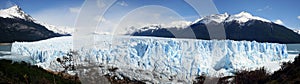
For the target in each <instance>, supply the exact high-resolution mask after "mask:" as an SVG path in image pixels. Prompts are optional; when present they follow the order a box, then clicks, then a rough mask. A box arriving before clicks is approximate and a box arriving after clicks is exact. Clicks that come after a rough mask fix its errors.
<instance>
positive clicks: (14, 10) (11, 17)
mask: <svg viewBox="0 0 300 84" xmlns="http://www.w3.org/2000/svg"><path fill="white" fill-rule="evenodd" d="M0 23H1V24H0V42H8V43H10V42H15V41H38V40H43V39H48V38H52V37H59V36H64V35H68V34H66V33H61V32H57V31H54V32H53V30H55V29H54V28H52V29H51V27H49V26H47V24H40V23H39V22H38V21H37V20H35V19H34V18H32V17H31V16H30V15H28V14H26V13H25V12H24V11H23V10H22V9H21V8H20V7H19V6H12V7H10V8H7V9H2V10H0ZM57 29H58V28H57Z"/></svg>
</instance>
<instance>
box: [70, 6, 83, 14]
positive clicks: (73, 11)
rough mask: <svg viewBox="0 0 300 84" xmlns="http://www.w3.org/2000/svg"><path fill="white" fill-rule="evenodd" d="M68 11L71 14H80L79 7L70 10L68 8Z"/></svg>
mask: <svg viewBox="0 0 300 84" xmlns="http://www.w3.org/2000/svg"><path fill="white" fill-rule="evenodd" d="M69 11H70V12H71V13H79V12H80V8H79V7H71V8H69Z"/></svg>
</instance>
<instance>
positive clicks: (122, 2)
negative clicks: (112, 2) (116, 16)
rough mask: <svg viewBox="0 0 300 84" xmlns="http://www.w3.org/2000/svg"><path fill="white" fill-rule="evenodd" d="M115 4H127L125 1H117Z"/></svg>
mask: <svg viewBox="0 0 300 84" xmlns="http://www.w3.org/2000/svg"><path fill="white" fill-rule="evenodd" d="M117 4H118V5H120V6H128V4H127V3H126V2H125V1H119V2H117Z"/></svg>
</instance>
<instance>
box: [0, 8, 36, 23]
mask: <svg viewBox="0 0 300 84" xmlns="http://www.w3.org/2000/svg"><path fill="white" fill-rule="evenodd" d="M0 17H3V18H20V19H24V20H26V21H35V20H34V19H33V18H32V17H31V16H30V15H28V14H26V13H25V12H24V11H23V10H22V9H21V7H20V6H18V5H14V6H12V7H9V8H7V9H1V10H0Z"/></svg>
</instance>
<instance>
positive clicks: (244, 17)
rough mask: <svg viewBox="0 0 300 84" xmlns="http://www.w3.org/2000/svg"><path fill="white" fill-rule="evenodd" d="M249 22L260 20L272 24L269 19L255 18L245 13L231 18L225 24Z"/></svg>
mask: <svg viewBox="0 0 300 84" xmlns="http://www.w3.org/2000/svg"><path fill="white" fill-rule="evenodd" d="M249 20H260V21H264V22H271V21H269V20H267V19H264V18H260V17H257V16H253V15H251V14H250V13H248V12H244V11H243V12H241V13H239V14H236V15H232V16H230V17H229V18H228V19H227V20H226V21H225V22H231V21H238V22H240V23H245V22H248V21H249Z"/></svg>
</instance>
